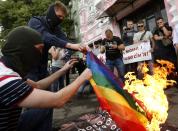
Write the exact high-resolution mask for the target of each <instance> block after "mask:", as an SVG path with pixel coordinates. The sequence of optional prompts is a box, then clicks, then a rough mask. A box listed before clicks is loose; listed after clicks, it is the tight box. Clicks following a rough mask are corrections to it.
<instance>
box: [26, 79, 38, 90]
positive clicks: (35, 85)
mask: <svg viewBox="0 0 178 131" xmlns="http://www.w3.org/2000/svg"><path fill="white" fill-rule="evenodd" d="M26 82H27V84H28V85H29V86H31V87H33V88H39V85H38V83H37V82H35V81H33V80H30V79H27V81H26Z"/></svg>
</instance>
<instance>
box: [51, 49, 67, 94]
mask: <svg viewBox="0 0 178 131" xmlns="http://www.w3.org/2000/svg"><path fill="white" fill-rule="evenodd" d="M49 53H50V54H51V56H52V64H51V71H52V73H54V72H56V71H58V70H60V69H61V68H62V67H63V66H64V63H65V62H64V61H63V60H62V58H63V55H64V50H63V49H61V48H56V47H55V46H52V47H51V48H50V49H49ZM64 77H65V76H61V77H60V78H59V79H58V80H57V81H55V82H54V83H53V84H52V87H51V88H52V91H54V92H56V91H58V90H60V89H62V88H63V87H64Z"/></svg>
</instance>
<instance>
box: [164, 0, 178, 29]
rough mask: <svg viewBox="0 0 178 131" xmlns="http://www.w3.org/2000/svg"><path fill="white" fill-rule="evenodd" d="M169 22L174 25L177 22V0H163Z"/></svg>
mask: <svg viewBox="0 0 178 131" xmlns="http://www.w3.org/2000/svg"><path fill="white" fill-rule="evenodd" d="M164 2H165V6H166V10H167V11H166V12H167V16H168V20H169V24H170V25H171V26H172V27H174V26H175V25H176V24H178V1H177V0H164Z"/></svg>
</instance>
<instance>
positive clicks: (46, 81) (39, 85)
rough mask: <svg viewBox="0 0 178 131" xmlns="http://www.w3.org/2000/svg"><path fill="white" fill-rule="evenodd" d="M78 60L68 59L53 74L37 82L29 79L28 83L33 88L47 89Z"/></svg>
mask: <svg viewBox="0 0 178 131" xmlns="http://www.w3.org/2000/svg"><path fill="white" fill-rule="evenodd" d="M76 62H77V60H75V59H72V60H70V61H68V62H67V63H66V64H65V65H64V67H63V68H62V69H60V70H58V71H56V72H55V73H53V74H52V75H50V76H48V77H46V78H44V79H42V80H40V81H37V82H34V81H32V80H29V79H28V80H27V83H28V85H30V86H31V87H33V88H38V89H46V88H48V87H49V86H50V85H51V84H52V83H53V82H54V81H56V80H57V79H58V78H59V77H61V76H63V75H64V74H65V73H66V72H67V71H68V70H69V69H70V68H72V67H73V65H74V64H75V63H76Z"/></svg>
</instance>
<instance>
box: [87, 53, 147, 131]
mask: <svg viewBox="0 0 178 131" xmlns="http://www.w3.org/2000/svg"><path fill="white" fill-rule="evenodd" d="M87 66H88V68H90V69H91V71H92V74H93V78H92V79H91V80H90V82H91V84H92V86H93V88H94V91H95V93H96V95H97V98H98V101H99V103H100V106H101V108H102V109H103V110H107V111H108V112H109V113H110V115H111V117H112V118H113V120H114V121H115V123H116V124H117V125H118V127H120V128H121V129H122V131H146V126H147V125H148V119H147V118H146V117H145V115H143V114H142V113H140V112H139V111H138V107H137V106H136V104H135V101H134V100H133V98H132V97H131V96H130V94H129V93H128V92H127V91H125V90H123V86H124V85H123V83H122V82H120V81H119V80H118V79H117V78H116V77H115V76H114V75H113V74H112V73H111V72H110V71H109V70H108V69H107V68H106V67H105V66H104V65H103V64H102V63H101V62H100V61H99V60H98V59H97V58H96V56H95V55H94V54H93V53H91V52H88V53H87Z"/></svg>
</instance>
